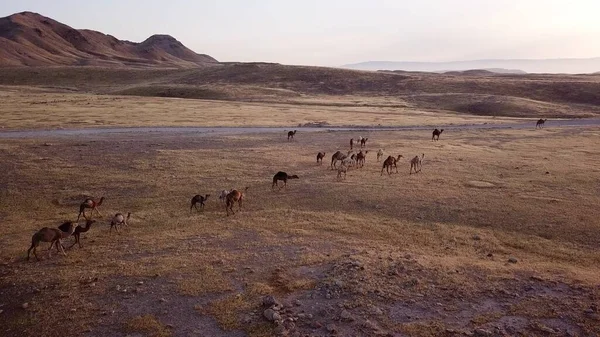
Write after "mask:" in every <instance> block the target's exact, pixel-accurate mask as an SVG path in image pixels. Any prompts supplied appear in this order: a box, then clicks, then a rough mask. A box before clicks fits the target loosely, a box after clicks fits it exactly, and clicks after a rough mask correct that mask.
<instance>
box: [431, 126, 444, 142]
mask: <svg viewBox="0 0 600 337" xmlns="http://www.w3.org/2000/svg"><path fill="white" fill-rule="evenodd" d="M442 132H444V129H441V130H438V129H435V130H433V136H431V141H432V142H433V141H434V140H440V135H441V134H442ZM436 137H437V138H436Z"/></svg>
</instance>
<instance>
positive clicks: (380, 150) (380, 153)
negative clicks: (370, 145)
mask: <svg viewBox="0 0 600 337" xmlns="http://www.w3.org/2000/svg"><path fill="white" fill-rule="evenodd" d="M381 157H383V150H382V149H379V151H377V161H378V162H379V161H381Z"/></svg>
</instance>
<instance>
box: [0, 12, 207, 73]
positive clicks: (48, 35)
mask: <svg viewBox="0 0 600 337" xmlns="http://www.w3.org/2000/svg"><path fill="white" fill-rule="evenodd" d="M216 63H218V61H217V60H215V59H214V58H212V57H210V56H208V55H204V54H197V53H195V52H193V51H192V50H190V49H188V48H187V47H185V46H184V45H183V44H182V43H181V42H179V41H177V40H176V39H175V38H173V37H172V36H169V35H153V36H151V37H149V38H148V39H146V40H145V41H143V42H141V43H135V42H130V41H122V40H119V39H117V38H115V37H114V36H111V35H106V34H103V33H101V32H97V31H94V30H88V29H74V28H71V27H69V26H67V25H65V24H62V23H60V22H58V21H55V20H53V19H50V18H47V17H45V16H42V15H40V14H37V13H32V12H22V13H17V14H13V15H11V16H7V17H3V18H0V66H4V67H6V66H59V65H90V66H140V67H197V66H201V65H208V64H216Z"/></svg>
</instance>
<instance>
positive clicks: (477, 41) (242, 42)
mask: <svg viewBox="0 0 600 337" xmlns="http://www.w3.org/2000/svg"><path fill="white" fill-rule="evenodd" d="M26 10H27V11H33V12H37V13H40V14H42V15H45V16H48V17H51V18H53V19H56V20H58V21H60V22H63V23H65V24H67V25H69V26H71V27H74V28H88V29H94V30H98V31H101V32H103V33H107V34H111V35H114V36H115V37H117V38H119V39H124V40H130V41H136V42H140V41H143V40H144V39H146V38H147V37H148V36H150V35H152V34H159V33H160V34H169V35H172V36H174V37H175V38H177V39H178V40H179V41H181V42H182V43H183V44H185V45H186V46H188V47H189V48H191V49H193V50H194V51H196V52H198V53H206V54H209V55H211V56H213V57H215V58H216V59H218V60H219V61H267V62H279V63H285V64H307V65H325V66H338V65H342V64H346V63H355V62H361V61H369V60H386V61H453V60H469V59H480V58H558V57H595V56H600V43H599V42H600V20H599V19H598V15H599V13H600V0H571V1H563V0H418V1H413V0H411V1H400V0H397V1H392V0H370V1H367V0H365V1H358V0H343V1H342V0H340V1H338V0H329V1H328V0H321V1H318V0H297V1H291V0H289V1H287V0H255V1H252V0H247V1H243V0H219V1H216V0H215V1H208V0H205V1H202V0H166V1H165V0H160V1H159V0H146V1H142V0H139V1H138V0H103V1H99V0H89V1H82V0H18V1H16V0H14V1H11V0H0V17H3V16H7V15H10V14H13V13H15V12H21V11H26Z"/></svg>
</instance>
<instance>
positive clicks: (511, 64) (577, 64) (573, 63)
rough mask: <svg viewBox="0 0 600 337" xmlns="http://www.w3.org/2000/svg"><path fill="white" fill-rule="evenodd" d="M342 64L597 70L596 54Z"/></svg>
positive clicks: (386, 67)
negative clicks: (535, 57) (549, 57)
mask: <svg viewBox="0 0 600 337" xmlns="http://www.w3.org/2000/svg"><path fill="white" fill-rule="evenodd" d="M342 68H347V69H357V70H405V71H428V72H445V71H465V70H470V69H486V70H489V71H492V72H500V73H504V72H506V70H508V69H518V70H516V71H517V72H519V73H522V72H527V73H555V74H556V73H564V74H589V73H594V72H597V71H599V70H600V57H595V58H580V59H576V58H570V59H567V58H563V59H561V58H559V59H497V60H471V61H455V62H392V61H368V62H361V63H354V64H346V65H343V66H342Z"/></svg>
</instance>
